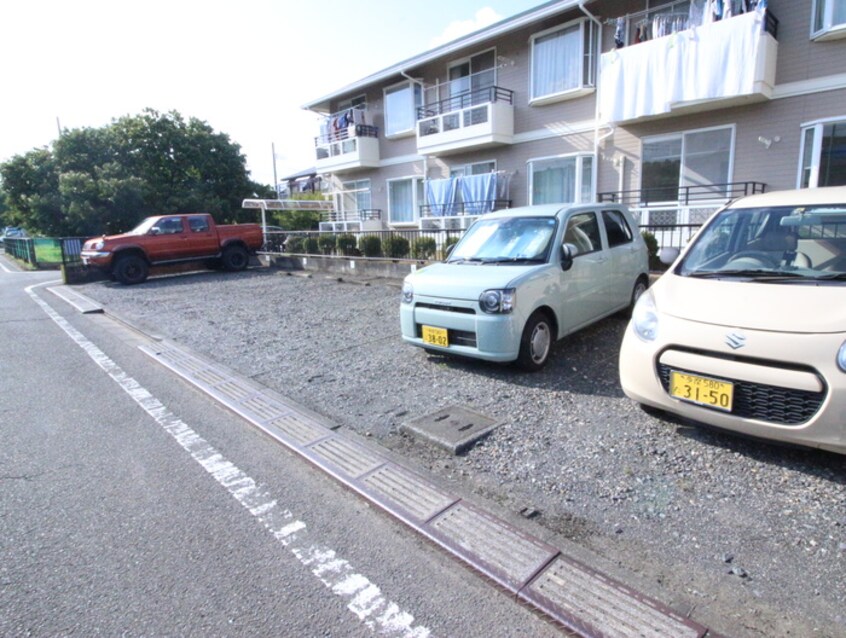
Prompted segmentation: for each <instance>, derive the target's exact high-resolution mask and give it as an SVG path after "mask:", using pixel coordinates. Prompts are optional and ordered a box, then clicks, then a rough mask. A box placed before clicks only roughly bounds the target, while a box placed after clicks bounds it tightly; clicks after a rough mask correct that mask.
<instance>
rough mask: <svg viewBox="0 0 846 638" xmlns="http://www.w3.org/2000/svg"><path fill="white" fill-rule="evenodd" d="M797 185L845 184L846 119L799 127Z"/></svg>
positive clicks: (807, 186) (801, 186) (811, 186)
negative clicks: (799, 152) (800, 148)
mask: <svg viewBox="0 0 846 638" xmlns="http://www.w3.org/2000/svg"><path fill="white" fill-rule="evenodd" d="M800 157H801V162H802V164H801V166H800V167H799V184H798V186H799V188H809V187H810V188H813V187H815V186H844V185H846V119H844V120H840V121H835V122H832V121H826V122H817V123H815V124H811V125H808V126H806V127H804V128H803V129H802V151H801V155H800Z"/></svg>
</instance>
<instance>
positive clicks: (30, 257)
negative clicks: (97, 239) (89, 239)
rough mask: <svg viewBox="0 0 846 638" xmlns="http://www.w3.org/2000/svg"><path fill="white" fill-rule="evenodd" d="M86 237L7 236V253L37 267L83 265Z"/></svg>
mask: <svg viewBox="0 0 846 638" xmlns="http://www.w3.org/2000/svg"><path fill="white" fill-rule="evenodd" d="M84 242H85V238H84V237H58V238H56V237H7V238H6V239H5V240H4V248H5V249H6V254H7V255H11V256H12V257H14V258H15V259H19V260H20V261H24V262H26V263H28V264H30V265H31V266H33V267H35V268H57V267H58V266H61V265H65V266H68V265H79V266H81V265H82V259H81V258H80V252H81V251H82V244H83V243H84Z"/></svg>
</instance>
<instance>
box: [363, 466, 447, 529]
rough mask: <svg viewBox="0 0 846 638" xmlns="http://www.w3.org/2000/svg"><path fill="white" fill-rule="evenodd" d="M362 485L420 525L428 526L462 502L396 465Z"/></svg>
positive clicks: (367, 478) (378, 472)
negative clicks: (438, 515)
mask: <svg viewBox="0 0 846 638" xmlns="http://www.w3.org/2000/svg"><path fill="white" fill-rule="evenodd" d="M362 482H363V483H364V484H365V485H366V486H367V487H369V488H370V489H372V490H373V491H374V492H375V493H376V496H377V497H379V498H381V499H382V500H384V501H387V502H388V503H387V504H388V505H390V506H393V507H400V508H402V509H404V510H405V511H406V512H408V513H409V514H410V515H411V516H412V517H414V518H416V519H417V520H418V521H419V522H420V523H425V522H426V521H428V520H429V519H431V518H432V517H433V516H435V515H436V514H439V513H440V512H443V511H444V510H445V509H446V508H447V507H449V506H450V505H452V504H453V503H455V502H457V501H458V499H457V498H456V497H454V496H450V495H449V494H446V493H444V492H441V491H440V490H439V489H437V488H436V487H433V486H431V485H429V484H428V483H426V482H425V481H423V480H422V479H420V478H419V477H417V476H414V475H413V474H411V473H410V472H406V471H404V470H403V469H401V468H398V467H395V466H393V465H386V466H385V467H382V468H379V469H378V470H376V471H375V472H373V474H371V475H370V476H368V477H366V478H364V479H363V481H362Z"/></svg>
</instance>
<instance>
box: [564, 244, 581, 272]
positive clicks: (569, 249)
mask: <svg viewBox="0 0 846 638" xmlns="http://www.w3.org/2000/svg"><path fill="white" fill-rule="evenodd" d="M578 252H579V249H578V248H576V246H575V245H573V244H568V243H567V242H565V243H563V244H561V270H570V268H571V266H572V265H573V257H575V256H576V255H577V254H578Z"/></svg>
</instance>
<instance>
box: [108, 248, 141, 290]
mask: <svg viewBox="0 0 846 638" xmlns="http://www.w3.org/2000/svg"><path fill="white" fill-rule="evenodd" d="M112 274H113V275H114V276H115V279H117V280H118V281H119V282H120V283H122V284H126V285H127V286H131V285H133V284H140V283H142V282H143V281H145V280H146V279H147V275H148V274H150V267H149V266H148V265H147V262H146V261H145V260H144V259H143V258H142V257H139V256H138V255H126V256H124V257H119V258H118V260H117V263H116V264H115V267H114V269H113V270H112Z"/></svg>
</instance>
